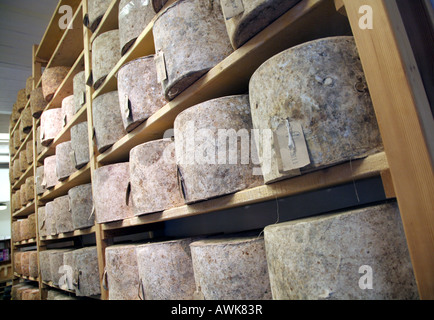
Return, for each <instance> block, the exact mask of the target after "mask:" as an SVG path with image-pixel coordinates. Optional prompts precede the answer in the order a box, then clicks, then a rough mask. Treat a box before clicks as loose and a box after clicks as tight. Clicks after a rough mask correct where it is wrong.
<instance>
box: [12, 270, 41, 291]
mask: <svg viewBox="0 0 434 320" xmlns="http://www.w3.org/2000/svg"><path fill="white" fill-rule="evenodd" d="M14 275H15V277H18V278H21V279H26V280H30V281H36V282H39V278H34V277H28V276H23V275H22V274H18V273H16V272H14ZM35 289H37V288H35Z"/></svg>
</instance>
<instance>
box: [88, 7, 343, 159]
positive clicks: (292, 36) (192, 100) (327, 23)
mask: <svg viewBox="0 0 434 320" xmlns="http://www.w3.org/2000/svg"><path fill="white" fill-rule="evenodd" d="M300 30H303V32H300ZM146 32H149V33H152V32H151V26H148V28H147V30H145V32H144V33H143V34H142V35H141V38H139V39H138V41H137V42H136V44H135V45H136V46H137V47H136V48H135V49H134V48H133V50H135V52H134V54H133V56H134V57H138V56H140V53H139V52H141V53H142V55H144V53H145V51H140V50H144V49H140V48H141V47H142V44H141V41H144V37H145V35H146ZM348 32H350V27H349V24H348V20H347V19H346V18H345V17H343V16H342V15H340V14H339V13H338V12H336V9H335V6H334V3H333V2H332V1H326V0H304V1H302V2H300V3H299V4H298V5H296V6H295V7H294V8H292V9H291V10H289V11H288V12H287V13H286V14H284V15H283V16H282V17H281V18H279V19H278V20H276V21H275V22H274V23H273V24H272V25H270V26H269V27H268V28H267V29H266V30H265V31H263V32H261V33H259V34H258V35H257V36H256V37H254V38H253V39H252V40H250V41H249V42H248V43H246V44H245V45H244V46H243V47H241V48H240V49H238V50H236V51H235V52H234V53H232V54H231V55H230V56H229V57H227V58H226V59H225V60H223V61H222V62H221V63H219V64H218V65H217V66H215V67H214V68H213V69H211V70H210V71H209V72H208V73H207V74H205V75H204V76H203V77H202V78H200V79H199V80H198V81H196V82H195V83H194V84H193V85H192V86H190V87H189V88H188V89H187V90H185V91H184V92H183V93H182V94H181V95H179V96H178V97H176V98H175V99H174V100H173V101H171V102H169V103H168V104H166V105H165V106H164V107H163V108H162V109H160V110H158V111H157V112H156V113H155V114H154V115H153V116H151V117H150V118H149V119H148V120H147V121H146V122H145V123H143V124H142V125H140V126H139V127H137V128H136V129H135V130H134V131H133V132H131V133H129V134H128V135H126V136H124V137H123V138H122V139H120V140H119V141H118V142H117V143H115V144H114V145H113V146H112V147H111V148H110V149H108V150H107V151H106V152H104V153H103V154H101V155H100V156H98V158H97V160H98V162H100V163H102V164H110V163H115V162H121V161H126V160H128V157H129V151H130V150H131V149H132V148H133V147H134V146H136V145H138V144H140V143H144V142H147V141H150V140H154V139H158V138H161V137H163V134H164V132H165V130H167V129H170V128H172V127H173V122H174V120H175V118H176V116H177V115H178V114H179V113H180V112H182V111H183V110H185V109H187V108H189V107H191V106H194V105H196V104H198V103H201V102H204V101H207V100H210V99H214V98H218V97H222V96H227V95H232V94H242V93H246V92H247V91H248V83H249V80H250V77H251V76H252V74H253V73H254V72H255V71H256V70H257V68H258V67H259V66H260V65H261V64H262V63H263V62H265V61H266V60H268V59H269V58H271V57H272V56H274V55H275V54H277V53H279V52H281V51H283V50H285V49H287V48H290V47H292V46H294V45H297V44H300V43H303V42H306V41H309V40H314V39H317V38H321V37H326V36H333V35H342V34H346V33H348ZM139 46H140V47H139ZM130 58H132V57H128V58H124V59H123V60H121V61H120V62H119V63H118V65H117V67H116V68H115V69H114V70H113V71H112V73H111V74H113V75H114V74H115V73H116V72H117V70H118V69H119V68H120V67H121V65H122V64H123V63H125V62H126V61H127V60H129V59H130ZM124 60H125V61H124ZM113 75H112V76H113ZM113 78H114V77H113ZM107 81H108V82H107ZM107 81H106V84H105V86H103V87H102V88H101V89H99V90H98V91H96V92H95V93H94V97H96V96H97V95H98V94H101V93H103V92H108V91H111V90H115V89H116V83H115V82H116V80H115V79H113V80H111V76H110V75H109V77H108V80H107ZM111 81H113V83H112V84H111Z"/></svg>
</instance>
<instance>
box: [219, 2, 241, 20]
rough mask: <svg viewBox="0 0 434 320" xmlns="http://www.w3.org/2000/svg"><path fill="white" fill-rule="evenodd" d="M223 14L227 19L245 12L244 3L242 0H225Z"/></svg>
mask: <svg viewBox="0 0 434 320" xmlns="http://www.w3.org/2000/svg"><path fill="white" fill-rule="evenodd" d="M221 3H222V10H223V15H224V17H225V19H226V20H230V19H232V18H233V17H235V16H237V15H239V14H241V13H243V12H244V5H243V1H242V0H223V1H222V2H221Z"/></svg>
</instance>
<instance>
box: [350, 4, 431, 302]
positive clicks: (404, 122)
mask: <svg viewBox="0 0 434 320" xmlns="http://www.w3.org/2000/svg"><path fill="white" fill-rule="evenodd" d="M344 4H345V8H346V12H347V14H348V18H349V20H350V23H351V27H352V30H353V34H354V36H355V40H356V43H357V46H358V49H359V53H360V57H361V60H362V64H363V68H364V71H365V74H366V78H367V81H368V85H369V89H370V93H371V96H372V100H373V103H374V107H375V112H376V115H377V119H378V123H379V126H380V131H381V134H382V137H383V142H384V147H385V151H386V154H387V158H388V161H389V165H390V172H391V177H392V180H393V185H394V189H395V191H396V196H397V200H398V204H399V208H400V212H401V217H402V221H403V225H404V230H405V234H406V237H407V243H408V247H409V251H410V256H411V259H412V263H413V268H414V273H415V277H416V281H417V285H418V289H419V294H420V297H421V299H434V196H433V195H434V175H433V168H432V158H431V155H430V152H429V148H428V142H427V139H428V138H429V139H432V136H431V137H427V136H426V131H425V130H424V127H425V128H426V120H427V119H423V117H424V116H423V115H424V114H427V108H429V104H428V101H427V98H426V93H425V89H424V88H423V84H422V81H421V78H420V74H419V72H418V70H417V67H416V62H415V59H414V56H413V54H412V50H411V47H410V44H409V41H408V38H407V35H406V33H405V28H404V25H403V23H402V19H401V17H400V14H399V11H398V8H397V6H396V2H395V1H390V0H344ZM363 5H369V6H371V8H372V9H373V29H362V28H360V27H359V19H360V18H361V17H362V15H363V14H360V13H359V8H360V7H361V6H363ZM431 119H432V115H431ZM428 120H429V119H428ZM423 123H425V126H423V125H422V124H423ZM431 129H432V128H431Z"/></svg>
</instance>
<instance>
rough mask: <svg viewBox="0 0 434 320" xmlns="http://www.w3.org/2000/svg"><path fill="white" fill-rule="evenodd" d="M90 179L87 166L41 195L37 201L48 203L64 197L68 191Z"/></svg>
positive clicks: (88, 166)
mask: <svg viewBox="0 0 434 320" xmlns="http://www.w3.org/2000/svg"><path fill="white" fill-rule="evenodd" d="M90 181H91V179H90V165H89V164H87V165H86V166H85V167H83V168H81V169H80V170H78V171H76V172H74V173H73V174H72V175H71V176H70V177H69V178H68V179H66V180H65V181H62V182H61V183H59V184H57V185H56V186H55V187H54V188H53V189H51V190H48V191H46V192H45V193H44V194H42V195H41V197H40V198H39V201H42V202H48V201H51V200H54V199H55V198H57V197H61V196H64V195H66V194H68V191H69V189H71V188H74V187H76V186H79V185H82V184H86V183H89V182H90Z"/></svg>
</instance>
